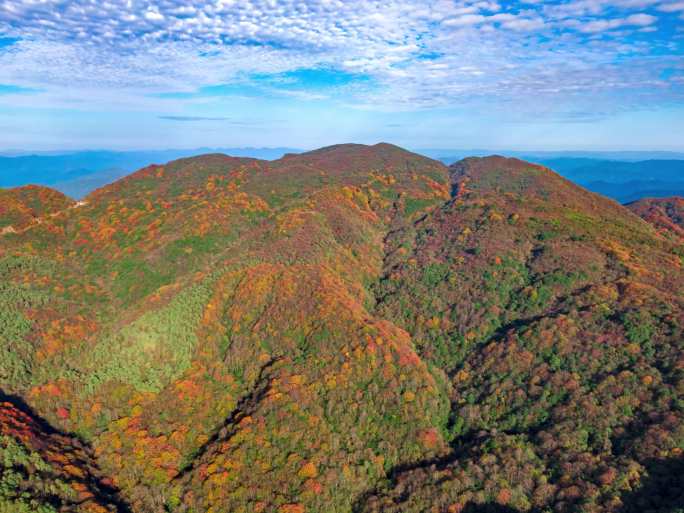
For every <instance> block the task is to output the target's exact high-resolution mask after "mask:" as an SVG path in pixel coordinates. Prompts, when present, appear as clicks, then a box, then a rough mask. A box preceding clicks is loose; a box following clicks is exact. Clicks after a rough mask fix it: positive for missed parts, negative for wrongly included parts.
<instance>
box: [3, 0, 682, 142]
mask: <svg viewBox="0 0 684 513" xmlns="http://www.w3.org/2000/svg"><path fill="white" fill-rule="evenodd" d="M0 130H2V133H3V137H2V138H1V139H0V150H3V149H10V148H12V149H16V148H22V149H36V150H38V149H49V150H55V149H57V150H58V149H82V148H111V149H143V148H145V149H152V148H167V147H174V148H192V147H198V146H224V147H225V146H290V147H299V148H314V147H318V146H323V145H326V144H332V143H339V142H350V141H354V142H366V143H372V142H377V141H381V140H384V141H389V142H394V143H396V144H400V145H403V146H407V147H411V148H430V147H439V148H491V149H561V150H562V149H635V150H636V149H664V150H668V149H669V150H680V151H681V150H684V136H683V134H684V1H683V0H615V1H604V0H563V1H550V2H549V1H544V2H542V1H539V0H525V1H514V2H503V1H499V2H497V1H489V0H485V1H470V0H464V1H461V0H435V1H430V0H420V1H418V0H415V1H413V0H385V1H370V0H354V1H350V0H347V1H342V0H316V1H299V2H296V1H291V0H212V1H210V2H209V1H207V2H193V1H187V0H184V1H181V0H156V1H147V0H108V1H107V2H98V1H93V0H87V1H86V0H81V1H59V0H41V1H40V2H38V1H35V0H4V1H3V2H1V3H0Z"/></svg>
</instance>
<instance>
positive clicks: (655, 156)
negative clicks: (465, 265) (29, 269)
mask: <svg viewBox="0 0 684 513" xmlns="http://www.w3.org/2000/svg"><path fill="white" fill-rule="evenodd" d="M302 152H303V150H298V149H293V148H227V149H208V148H197V149H185V150H160V151H133V152H114V151H76V152H71V153H60V152H37V153H32V152H22V151H19V150H16V151H10V152H5V153H4V154H3V153H0V187H16V186H22V185H28V184H34V185H46V186H49V187H52V188H55V189H58V190H59V191H61V192H63V193H64V194H66V195H68V196H70V197H72V198H77V199H80V198H82V197H84V196H86V195H87V194H88V193H90V192H92V191H93V190H95V189H97V188H99V187H102V186H104V185H107V184H109V183H112V182H114V181H116V180H118V179H119V178H122V177H124V176H126V175H127V174H129V173H130V172H132V171H134V170H136V169H139V168H141V167H143V166H145V165H148V164H150V163H158V164H163V163H166V162H168V161H171V160H174V159H178V158H184V157H192V156H198V155H203V154H207V153H224V154H228V155H233V156H236V157H252V158H260V159H265V160H274V159H278V158H280V157H282V156H283V155H285V154H288V153H302ZM417 153H419V154H422V155H426V156H429V157H432V158H435V159H438V160H441V161H442V162H444V163H445V164H447V165H449V164H452V163H454V162H457V161H459V160H461V159H462V158H465V157H468V156H486V155H491V154H492V153H495V152H491V151H488V150H447V149H444V150H439V149H437V150H435V149H424V150H418V151H417ZM499 153H501V154H503V155H506V156H509V157H517V158H521V159H524V160H528V161H531V162H536V163H539V164H542V165H544V166H547V167H550V168H552V169H554V170H556V171H557V172H558V173H560V174H561V175H563V176H565V177H566V178H568V179H570V180H572V181H574V182H575V183H578V184H580V185H582V186H583V187H585V188H587V189H589V190H591V191H594V192H598V193H600V194H603V195H604V196H608V197H611V198H613V199H615V200H617V201H619V202H621V203H629V202H631V201H636V200H639V199H641V198H646V197H668V196H672V195H682V194H684V154H682V153H676V152H646V151H631V152H629V151H627V152H624V151H623V152H591V151H590V152H579V151H576V152H570V151H566V152H550V151H528V152H522V151H502V152H499Z"/></svg>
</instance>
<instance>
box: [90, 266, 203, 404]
mask: <svg viewBox="0 0 684 513" xmlns="http://www.w3.org/2000/svg"><path fill="white" fill-rule="evenodd" d="M212 281H213V280H211V279H207V280H206V281H205V282H203V283H201V284H198V285H193V286H191V287H188V288H186V289H185V290H183V291H182V292H180V293H179V294H178V295H177V296H176V297H174V298H173V299H172V300H171V302H170V303H169V304H168V305H167V306H165V307H164V308H162V309H159V310H157V311H153V312H149V313H146V314H144V315H143V316H142V317H140V318H139V319H137V320H136V321H135V322H133V323H131V324H129V325H127V326H124V327H123V328H122V329H120V330H119V331H118V332H113V333H111V334H110V335H108V336H105V337H103V338H102V340H101V341H100V342H98V344H97V345H96V346H95V347H94V348H93V350H92V353H90V354H89V356H88V366H87V369H88V370H87V371H86V372H87V376H88V377H87V380H86V386H87V390H89V391H91V392H92V391H93V390H94V389H95V387H97V386H98V385H100V384H102V383H105V382H107V381H118V382H121V383H127V384H129V385H131V386H133V387H135V388H136V389H138V390H140V391H159V390H161V389H162V388H163V387H164V386H165V385H166V384H168V383H169V382H170V381H171V380H173V379H174V378H177V377H178V376H180V375H181V374H182V373H183V372H184V371H185V370H186V369H187V368H188V367H189V366H190V361H191V359H192V354H193V350H194V348H195V346H196V344H197V335H196V330H197V327H198V323H199V320H200V318H201V315H202V311H203V308H204V306H205V305H206V303H207V301H208V300H209V297H210V295H211V290H212V289H211V283H212Z"/></svg>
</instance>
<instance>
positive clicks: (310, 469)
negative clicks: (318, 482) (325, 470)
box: [297, 461, 318, 479]
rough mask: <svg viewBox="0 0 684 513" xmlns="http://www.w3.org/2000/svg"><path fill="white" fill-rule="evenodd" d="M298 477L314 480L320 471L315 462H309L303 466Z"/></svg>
mask: <svg viewBox="0 0 684 513" xmlns="http://www.w3.org/2000/svg"><path fill="white" fill-rule="evenodd" d="M297 475H298V476H299V477H301V478H302V479H308V478H313V477H316V476H318V469H317V468H316V465H315V464H314V463H313V462H311V461H309V462H308V463H305V464H304V466H302V468H301V469H300V470H299V473H298V474H297Z"/></svg>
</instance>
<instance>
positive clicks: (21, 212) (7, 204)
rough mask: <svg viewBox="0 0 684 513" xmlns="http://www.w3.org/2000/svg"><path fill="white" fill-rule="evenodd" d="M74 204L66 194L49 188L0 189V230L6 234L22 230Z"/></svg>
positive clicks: (29, 186)
mask: <svg viewBox="0 0 684 513" xmlns="http://www.w3.org/2000/svg"><path fill="white" fill-rule="evenodd" d="M72 204H73V201H72V200H71V199H69V198H67V197H66V196H65V195H64V194H62V193H61V192H58V191H55V190H53V189H50V188H48V187H41V186H38V185H27V186H24V187H16V188H14V189H0V229H2V230H4V231H5V232H10V231H13V230H21V229H23V228H26V227H27V226H28V225H30V224H31V223H33V222H36V220H38V219H40V218H41V217H43V216H46V215H50V214H55V213H56V212H59V211H61V210H64V209H66V208H67V207H69V206H71V205H72Z"/></svg>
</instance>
